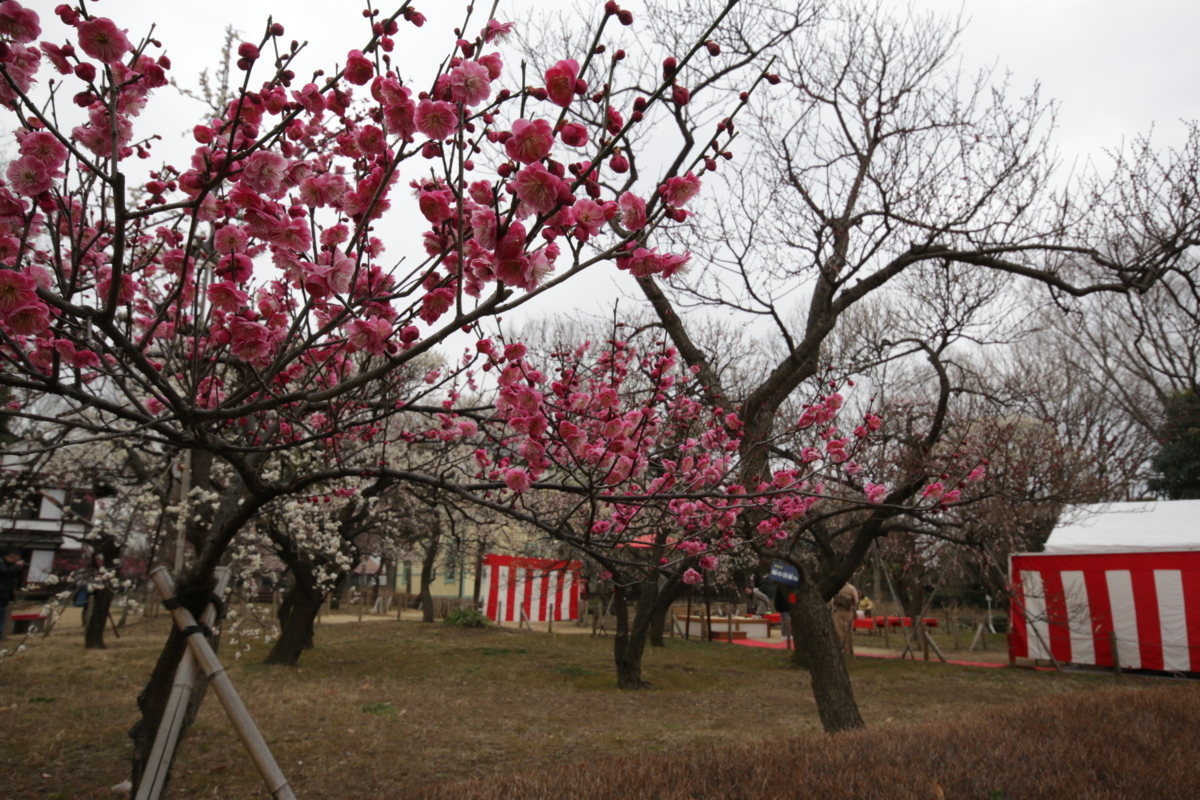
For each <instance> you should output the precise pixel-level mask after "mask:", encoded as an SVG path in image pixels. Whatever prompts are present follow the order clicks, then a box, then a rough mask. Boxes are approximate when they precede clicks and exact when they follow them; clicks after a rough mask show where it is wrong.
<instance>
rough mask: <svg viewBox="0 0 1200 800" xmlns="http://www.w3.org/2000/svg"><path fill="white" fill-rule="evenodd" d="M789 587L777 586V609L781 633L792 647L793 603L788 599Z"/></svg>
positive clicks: (786, 643) (785, 642)
mask: <svg viewBox="0 0 1200 800" xmlns="http://www.w3.org/2000/svg"><path fill="white" fill-rule="evenodd" d="M787 590H788V587H787V586H776V587H775V611H776V612H778V614H779V622H780V626H779V633H780V635H781V636H783V642H784V644H785V645H786V646H787V647H789V648H790V647H791V646H792V643H791V640H792V604H791V602H789V601H788V592H787Z"/></svg>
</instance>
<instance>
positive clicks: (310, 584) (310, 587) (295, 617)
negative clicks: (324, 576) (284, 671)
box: [263, 563, 325, 667]
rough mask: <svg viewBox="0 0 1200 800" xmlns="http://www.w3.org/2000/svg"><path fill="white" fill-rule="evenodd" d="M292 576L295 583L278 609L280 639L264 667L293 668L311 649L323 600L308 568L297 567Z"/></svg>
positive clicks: (299, 565) (265, 660)
mask: <svg viewBox="0 0 1200 800" xmlns="http://www.w3.org/2000/svg"><path fill="white" fill-rule="evenodd" d="M292 575H293V577H295V579H296V583H295V585H294V586H292V588H290V589H288V590H287V594H285V595H284V597H283V602H282V603H281V604H280V606H279V639H278V641H276V642H275V646H274V647H272V648H271V652H270V653H269V654H268V655H267V657H266V659H264V660H263V663H264V664H278V665H280V666H284V667H294V666H296V664H297V663H298V662H299V661H300V656H301V655H302V654H303V653H304V651H305V650H310V649H312V646H313V623H315V622H316V619H317V613H318V612H319V611H320V610H321V603H322V602H323V601H324V599H325V598H324V595H322V593H321V590H320V589H319V588H318V586H317V581H316V578H315V576H314V575H313V574H312V571H311V570H310V569H308V567H307V565H303V564H299V563H298V564H297V565H296V566H294V567H293V569H292Z"/></svg>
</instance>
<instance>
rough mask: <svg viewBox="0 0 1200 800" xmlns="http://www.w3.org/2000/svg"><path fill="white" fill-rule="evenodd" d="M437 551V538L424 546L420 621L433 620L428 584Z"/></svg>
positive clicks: (431, 593) (435, 561)
mask: <svg viewBox="0 0 1200 800" xmlns="http://www.w3.org/2000/svg"><path fill="white" fill-rule="evenodd" d="M437 553H438V541H437V539H432V540H431V541H430V542H429V544H428V545H427V546H426V547H425V557H424V558H422V559H421V621H422V622H433V592H432V591H431V589H430V584H431V583H432V582H433V567H434V564H436V563H437ZM518 619H519V617H518Z"/></svg>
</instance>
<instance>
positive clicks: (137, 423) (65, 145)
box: [0, 0, 736, 784]
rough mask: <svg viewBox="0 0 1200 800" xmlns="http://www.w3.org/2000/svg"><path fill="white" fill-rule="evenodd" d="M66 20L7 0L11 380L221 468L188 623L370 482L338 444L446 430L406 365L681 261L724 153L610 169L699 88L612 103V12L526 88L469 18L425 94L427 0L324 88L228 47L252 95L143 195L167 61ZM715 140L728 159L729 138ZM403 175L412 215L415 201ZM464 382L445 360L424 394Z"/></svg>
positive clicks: (688, 52) (145, 700)
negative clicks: (543, 308)
mask: <svg viewBox="0 0 1200 800" xmlns="http://www.w3.org/2000/svg"><path fill="white" fill-rule="evenodd" d="M735 5H736V2H735V0H731V2H729V3H727V4H726V5H725V6H724V7H723V8H722V9H718V10H717V12H716V13H715V14H713V16H712V17H711V18H710V20H709V23H708V25H707V26H706V29H705V30H706V32H705V35H703V36H701V37H699V38H698V40H697V42H695V43H694V44H693V45H691V46H689V47H688V48H686V49H684V50H683V51H681V52H679V53H676V54H675V58H676V64H677V65H678V67H679V68H680V69H683V68H685V67H686V65H687V64H688V63H690V62H691V61H692V60H694V59H696V58H699V57H701V55H704V56H706V57H707V53H708V52H710V51H708V50H706V47H705V45H704V42H705V41H706V40H709V39H711V38H712V36H713V32H714V31H716V30H717V29H718V27H719V26H720V25H721V24H722V21H723V20H724V19H725V18H726V16H727V15H728V13H729V12H730V10H731V9H732V8H733V7H734V6H735ZM54 15H55V17H57V20H51V21H47V20H43V19H41V18H40V16H39V14H38V13H37V12H36V11H34V10H33V9H31V8H27V7H24V6H22V5H21V4H20V3H18V2H16V0H5V2H3V3H0V101H3V104H4V107H5V109H6V111H5V113H6V114H8V119H9V122H10V128H12V129H15V131H16V140H17V142H16V143H17V149H18V155H17V157H16V158H15V159H14V160H13V161H12V163H11V164H10V165H9V168H8V170H7V172H6V175H5V177H6V182H5V186H3V187H0V233H2V235H0V264H2V267H3V268H2V269H0V358H2V359H3V367H2V369H0V385H2V386H4V387H7V388H8V389H9V390H11V392H12V397H13V399H12V403H11V405H10V408H9V411H10V413H13V414H16V415H19V416H25V417H27V418H30V419H34V420H36V421H41V422H45V423H46V424H49V425H56V426H71V427H72V428H73V429H74V430H75V431H76V432H79V433H82V434H84V435H90V436H94V437H110V438H111V437H136V438H138V439H141V440H145V441H152V442H155V443H158V444H159V445H161V446H162V447H165V448H175V449H178V450H181V451H190V452H193V453H197V454H202V456H203V457H204V458H208V459H212V460H213V461H214V462H216V463H217V464H218V465H219V468H218V469H216V470H215V471H213V473H212V476H213V480H212V485H211V490H210V491H208V493H207V496H206V502H207V503H208V505H209V509H210V512H209V513H208V514H207V516H206V518H205V525H204V526H203V529H202V530H201V529H199V528H198V526H197V527H196V528H193V529H191V530H190V531H189V538H190V539H191V541H192V544H193V546H194V549H195V555H194V558H193V559H192V560H191V562H190V564H189V566H188V567H187V569H186V571H185V573H184V574H183V575H181V576H179V579H178V581H177V582H178V586H179V590H180V596H181V597H182V598H183V599H184V600H185V602H186V603H187V604H188V605H189V606H191V607H192V609H193V612H194V613H197V614H198V613H199V611H200V606H201V605H203V603H204V602H205V598H206V597H207V592H208V591H209V587H210V586H211V585H212V574H213V570H214V569H215V567H216V566H217V565H218V563H219V562H220V561H221V560H222V559H223V558H224V557H225V556H226V554H227V552H228V549H229V547H230V544H231V542H233V540H234V537H235V536H236V535H237V534H238V532H239V531H240V530H241V529H242V528H243V526H244V525H245V524H246V522H247V521H248V520H250V519H252V518H253V517H254V516H255V515H256V514H257V513H258V512H259V510H260V509H262V508H263V507H264V506H265V505H267V504H268V503H270V502H272V501H274V500H275V499H276V498H279V497H283V496H286V495H302V494H304V493H306V492H307V490H308V489H309V487H310V486H313V485H315V484H317V483H319V482H328V481H330V480H332V479H334V478H336V477H337V476H338V475H341V476H344V477H353V476H360V477H361V473H362V472H363V469H364V468H363V466H362V465H361V464H358V463H355V464H353V465H352V466H351V465H349V464H339V463H338V453H339V450H340V447H341V446H342V445H343V444H347V443H361V442H377V443H378V445H379V447H381V448H385V449H386V448H392V449H396V450H400V451H403V450H405V449H406V448H407V447H408V445H409V444H410V443H411V442H412V441H414V440H415V438H419V435H423V434H419V433H415V432H414V433H412V436H411V437H409V438H408V439H398V440H390V439H386V429H387V426H386V424H385V423H386V421H387V419H388V418H389V417H391V416H392V415H394V414H396V413H397V411H399V410H403V411H404V412H406V413H409V414H419V415H427V416H428V419H429V420H430V421H429V424H428V427H429V428H430V429H431V430H439V431H440V430H443V429H442V427H441V426H442V422H440V421H439V420H438V418H436V417H435V416H434V415H435V414H437V413H442V414H446V413H448V412H452V411H453V405H454V403H453V400H451V401H449V403H448V404H447V405H446V406H445V407H443V406H441V405H436V406H431V407H426V406H423V405H422V397H423V396H424V395H423V394H422V393H421V392H416V393H413V392H410V391H409V390H408V388H407V383H406V379H405V378H403V377H402V373H404V371H405V368H406V367H411V366H412V365H416V364H418V363H420V359H421V358H423V357H424V356H425V354H428V353H431V352H432V351H433V350H434V348H435V347H437V346H439V345H441V344H442V343H445V342H447V341H448V340H449V339H450V338H451V337H452V336H454V335H456V334H459V333H460V332H463V331H466V332H472V331H476V330H477V329H478V326H479V325H480V324H481V322H483V321H485V320H487V319H489V318H492V317H495V316H497V315H499V314H502V313H504V312H507V311H510V310H512V309H514V308H516V307H518V306H520V305H521V304H523V303H525V302H527V301H528V300H529V299H530V298H532V297H535V296H537V295H540V294H542V293H544V292H546V291H549V290H551V289H553V288H555V287H557V286H559V285H560V284H562V283H564V282H565V281H567V280H569V279H570V278H572V277H573V276H575V275H577V274H579V273H580V272H582V271H583V270H585V269H588V268H591V267H594V266H596V265H600V264H605V263H615V265H616V267H617V268H618V269H621V270H625V271H629V272H631V273H633V274H636V275H641V276H645V275H650V274H661V273H673V272H675V271H676V270H678V269H679V268H680V266H681V265H682V264H683V263H684V262H685V261H686V258H687V257H686V255H685V254H682V253H679V254H673V253H666V252H659V251H658V250H657V249H656V248H655V247H653V246H651V245H650V244H649V243H648V242H647V241H646V237H647V236H649V235H650V234H651V233H652V232H653V231H654V230H656V229H658V228H660V227H662V226H665V225H670V224H674V223H675V221H676V220H677V219H682V218H684V217H685V216H686V213H685V212H683V211H682V210H681V209H680V208H679V207H678V206H680V205H682V204H683V203H685V202H686V201H687V200H688V199H689V198H690V197H691V196H692V195H693V194H694V192H695V190H696V188H697V187H698V176H699V175H700V174H703V173H704V171H705V169H706V168H708V166H707V165H706V164H705V163H704V162H703V161H702V160H700V159H694V164H693V165H692V167H691V169H692V170H693V175H694V176H696V177H689V176H688V175H686V173H687V171H688V170H684V174H681V175H680V176H677V177H676V176H668V177H676V179H675V180H672V181H667V180H664V183H663V187H662V188H663V192H664V194H663V195H662V197H664V198H666V199H665V200H661V201H658V202H657V204H656V205H651V206H648V204H647V198H646V197H643V196H639V195H635V194H633V193H627V192H621V193H615V192H613V191H612V189H611V186H610V185H609V183H608V182H607V179H608V177H609V176H610V175H611V174H614V173H616V174H619V173H620V172H621V171H623V170H624V169H625V168H626V166H625V165H624V164H623V163H622V161H623V160H624V159H626V158H627V153H628V150H627V149H623V145H627V144H628V140H629V137H630V133H631V131H633V130H634V129H635V128H636V126H638V125H639V124H640V123H642V122H643V120H644V119H645V114H646V112H647V111H649V110H652V109H655V108H657V107H659V106H660V105H668V106H671V107H673V108H678V107H681V106H683V105H685V104H686V103H687V102H688V99H689V98H688V92H687V90H686V88H685V87H684V86H682V85H681V84H680V83H679V81H678V80H676V78H675V76H674V74H671V75H668V76H667V77H666V78H664V79H663V80H661V81H658V82H656V83H655V84H654V85H652V86H647V87H641V88H642V91H641V92H640V93H623V92H620V91H618V89H619V78H620V73H619V70H618V69H617V67H618V66H619V64H620V62H621V60H622V59H623V58H624V56H625V53H624V52H623V51H620V50H618V51H615V52H611V53H609V52H606V49H605V44H604V31H605V30H606V28H607V27H608V26H614V25H621V24H631V23H632V22H633V18H632V15H631V14H630V13H629V12H628V11H625V10H622V9H620V8H619V6H618V5H617V3H615V2H608V3H606V4H604V7H603V9H602V10H599V11H598V24H597V25H596V27H595V36H594V38H593V39H592V40H591V41H590V42H588V43H586V44H585V45H584V46H583V47H581V48H580V49H579V50H578V51H576V52H572V53H564V54H563V55H564V56H565V57H564V58H562V59H561V60H558V61H556V62H555V63H554V64H553V65H551V66H550V67H549V68H547V69H546V70H544V71H543V73H542V74H539V75H537V76H536V77H534V76H530V82H526V80H525V79H524V78H520V79H518V78H516V76H514V75H513V73H512V71H511V70H509V71H507V72H506V70H505V65H504V63H503V62H504V59H503V56H502V55H501V53H500V52H499V51H498V49H497V42H498V40H499V39H501V38H502V37H503V36H504V35H505V34H507V33H508V32H509V30H510V29H511V26H510V25H509V24H508V23H503V22H500V21H498V20H496V19H493V18H487V19H476V18H474V17H472V16H471V15H470V12H468V16H467V21H466V22H465V23H464V25H463V26H462V27H461V28H460V29H459V32H458V34H456V36H457V39H456V41H454V42H452V43H449V44H450V45H451V48H450V52H449V53H448V56H447V59H446V61H445V62H444V64H443V65H442V67H441V68H440V69H439V70H438V75H437V76H436V78H435V79H434V80H433V81H432V82H431V83H430V84H429V85H428V86H425V87H419V86H415V85H413V83H412V82H411V80H410V78H409V77H408V76H407V75H406V74H405V67H404V65H402V64H399V63H397V62H396V61H394V60H393V59H394V55H396V54H398V53H399V52H402V51H403V50H404V45H403V43H404V41H405V37H407V36H414V35H415V36H420V35H422V32H420V31H419V30H418V29H420V28H421V26H422V25H423V23H424V22H425V18H424V17H423V16H422V15H421V14H420V12H419V11H417V10H416V9H415V8H414V7H413V6H412V4H411V3H409V2H405V3H402V4H401V5H400V7H399V8H398V9H396V10H395V11H394V12H393V13H391V14H386V15H385V14H382V13H380V12H379V11H377V10H372V9H368V11H367V12H365V14H364V19H365V23H364V25H365V26H366V27H367V28H368V29H369V31H368V32H369V36H368V38H367V40H366V43H365V44H364V45H363V46H362V47H361V49H353V50H350V51H349V53H348V54H347V55H346V57H345V59H344V66H343V67H342V68H341V69H340V70H336V71H335V72H333V73H331V74H329V75H326V76H324V77H322V76H321V75H320V74H318V75H317V76H316V77H314V80H313V81H312V82H304V81H302V80H300V79H298V78H297V76H296V75H295V73H294V70H293V68H292V67H293V62H294V60H295V58H296V57H297V55H298V53H299V52H300V50H301V48H300V46H299V45H298V44H297V43H294V42H293V43H291V44H290V45H289V44H287V43H286V41H285V40H284V38H283V36H284V27H283V25H282V24H280V23H278V22H274V21H272V22H270V23H269V24H268V25H267V26H266V27H265V28H264V29H263V31H262V34H261V36H259V37H257V38H256V39H255V40H254V41H246V42H242V43H241V44H240V45H239V46H238V48H237V54H238V61H237V67H238V69H239V70H240V71H241V72H242V74H243V79H242V81H241V85H240V87H238V90H237V91H236V92H235V94H234V96H233V98H232V99H231V101H230V102H229V104H228V106H227V107H226V108H224V109H222V110H221V113H219V114H216V115H214V116H213V117H212V118H210V119H206V120H203V121H201V122H200V123H199V124H197V125H196V126H195V127H194V129H193V130H192V137H193V139H194V141H195V148H194V150H193V151H192V153H191V156H190V158H189V159H188V160H187V161H186V162H185V163H181V164H172V163H160V164H156V165H155V166H154V168H153V169H151V170H149V171H148V179H145V180H143V179H142V178H140V177H139V170H140V168H139V167H138V165H139V164H141V163H142V162H143V161H146V162H150V161H152V160H153V157H154V152H155V150H154V142H155V137H156V136H157V135H159V132H158V131H147V130H143V129H142V128H141V127H140V125H139V123H140V114H141V112H142V110H143V109H144V108H145V107H146V106H147V104H149V103H153V102H154V101H155V93H156V91H157V90H159V89H161V88H162V87H164V86H166V85H167V82H168V78H167V75H168V73H169V71H170V69H171V64H170V60H169V59H168V58H167V56H166V55H165V54H164V53H163V52H162V49H161V45H160V43H159V42H158V41H157V40H155V39H152V38H149V36H147V35H145V34H143V33H139V32H136V31H134V32H130V31H129V30H127V29H126V28H125V27H123V25H122V24H121V23H119V22H117V21H114V20H112V19H109V18H106V17H102V16H97V15H95V14H93V13H92V10H91V8H90V7H88V6H86V5H83V4H80V5H78V6H73V5H71V4H69V3H64V4H61V5H59V6H57V7H56V8H55V10H54ZM126 24H128V23H126ZM405 24H407V25H409V26H410V27H409V28H408V29H407V31H405V30H402V26H403V25H405ZM43 28H44V29H43ZM471 30H474V31H477V33H470V32H469V31H471ZM593 63H605V64H607V65H609V66H608V69H609V74H610V76H611V79H610V80H609V81H606V82H605V83H604V84H603V85H592V86H589V85H588V83H587V82H586V81H585V80H584V79H583V78H581V77H580V76H581V75H583V74H588V72H589V70H590V68H591V65H592V64H593ZM68 100H69V102H68ZM595 109H600V110H601V114H600V115H599V117H597V115H596V114H595V113H594V110H595ZM73 117H78V119H73ZM707 138H711V139H712V141H713V142H714V146H716V147H717V148H718V149H719V148H720V143H719V142H720V141H722V140H723V139H724V138H728V133H727V131H725V130H724V129H721V130H718V131H716V132H715V133H713V134H712V135H711V137H707ZM707 138H706V140H707ZM619 149H621V150H620V152H619ZM406 162H407V163H406ZM626 163H627V161H626ZM715 166H716V165H715V164H714V165H712V168H715ZM402 168H403V170H405V171H407V181H408V185H409V186H410V187H411V188H412V189H413V191H414V193H415V195H416V197H415V203H412V202H411V201H409V200H408V199H407V198H405V197H403V196H402V194H401V192H400V191H398V189H399V187H400V181H401V171H402ZM672 204H675V205H672ZM648 209H649V210H648ZM389 211H390V212H391V213H394V214H399V213H409V214H411V215H414V216H415V215H420V217H419V218H422V219H423V220H424V221H425V222H426V223H427V226H428V227H427V229H426V232H425V234H424V237H423V243H422V246H420V247H418V248H416V249H414V250H408V249H406V248H405V246H404V245H403V244H402V243H400V244H398V243H395V242H392V241H385V235H384V227H385V221H386V219H387V217H386V215H387V214H388V213H389ZM469 367H470V365H469V364H459V365H455V366H453V367H450V368H449V369H447V370H445V371H444V372H442V373H438V372H436V371H434V372H431V373H430V374H429V375H428V376H427V380H428V381H429V383H428V387H429V391H433V390H436V389H437V388H438V387H439V386H441V385H443V384H444V383H445V382H446V381H449V380H451V379H452V378H453V376H455V375H458V374H461V373H462V372H463V371H464V370H466V369H468V368H469ZM47 395H48V396H53V397H54V398H56V400H57V402H58V403H59V404H60V407H59V408H57V409H56V411H55V413H54V414H53V415H46V416H44V417H43V416H41V415H39V414H38V412H37V410H36V405H34V404H31V402H30V401H31V398H35V397H38V396H47ZM448 425H449V431H450V435H452V436H467V435H469V434H470V432H471V431H470V425H469V424H467V421H457V420H452V421H451V422H450V423H448ZM410 427H411V428H415V427H416V426H410ZM308 444H316V445H318V446H320V447H324V448H326V449H327V451H328V458H329V462H330V466H329V467H328V468H327V469H324V470H321V471H319V473H316V474H297V473H296V472H294V471H292V470H290V469H289V459H288V452H289V451H290V450H291V449H293V448H295V447H298V446H302V445H308ZM381 460H386V455H385V456H383V457H382V458H381ZM412 477H416V476H412ZM508 477H509V476H506V480H507V479H508ZM512 480H514V481H515V480H516V477H515V476H513V477H512ZM183 648H184V640H183V637H182V636H181V635H180V634H179V633H172V635H171V637H170V639H169V641H168V642H167V643H166V645H165V647H164V650H163V652H162V654H161V656H160V658H159V660H158V662H157V664H156V666H155V669H154V672H153V674H152V676H151V679H150V681H149V683H148V684H147V686H146V690H145V691H144V692H143V694H142V696H141V698H140V700H139V705H140V708H141V711H142V719H141V721H140V723H139V724H138V725H137V726H135V729H134V731H133V737H134V740H135V749H134V762H135V766H134V783H135V784H136V783H137V779H138V777H139V775H140V770H141V765H142V763H143V759H144V758H145V756H146V754H147V752H148V749H149V744H150V742H151V741H152V739H153V736H154V731H155V729H156V727H157V725H158V721H159V719H160V717H161V714H162V710H163V706H164V702H165V700H166V696H167V692H168V690H169V688H170V684H171V675H172V673H173V671H174V668H175V665H176V664H177V663H178V661H179V658H180V655H181V653H182V652H183Z"/></svg>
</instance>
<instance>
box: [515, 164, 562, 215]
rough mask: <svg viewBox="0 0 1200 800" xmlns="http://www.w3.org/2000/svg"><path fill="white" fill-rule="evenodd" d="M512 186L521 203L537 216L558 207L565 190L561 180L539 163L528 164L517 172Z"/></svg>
mask: <svg viewBox="0 0 1200 800" xmlns="http://www.w3.org/2000/svg"><path fill="white" fill-rule="evenodd" d="M514 186H515V188H516V190H517V197H519V198H520V199H521V202H522V203H525V204H526V205H527V206H529V208H531V209H532V210H533V211H535V212H537V213H539V214H545V213H547V212H549V211H551V210H552V209H553V208H554V207H555V206H556V205H558V203H559V198H560V195H561V194H562V193H563V192H564V191H565V190H566V189H567V185H566V183H565V182H564V181H563V180H562V179H561V178H558V177H556V176H555V175H554V174H553V173H551V172H550V171H549V170H548V169H546V168H545V167H544V166H542V165H541V164H540V163H538V164H530V165H529V166H528V167H525V168H524V169H523V170H521V171H520V172H518V173H517V178H516V180H515V181H514Z"/></svg>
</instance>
